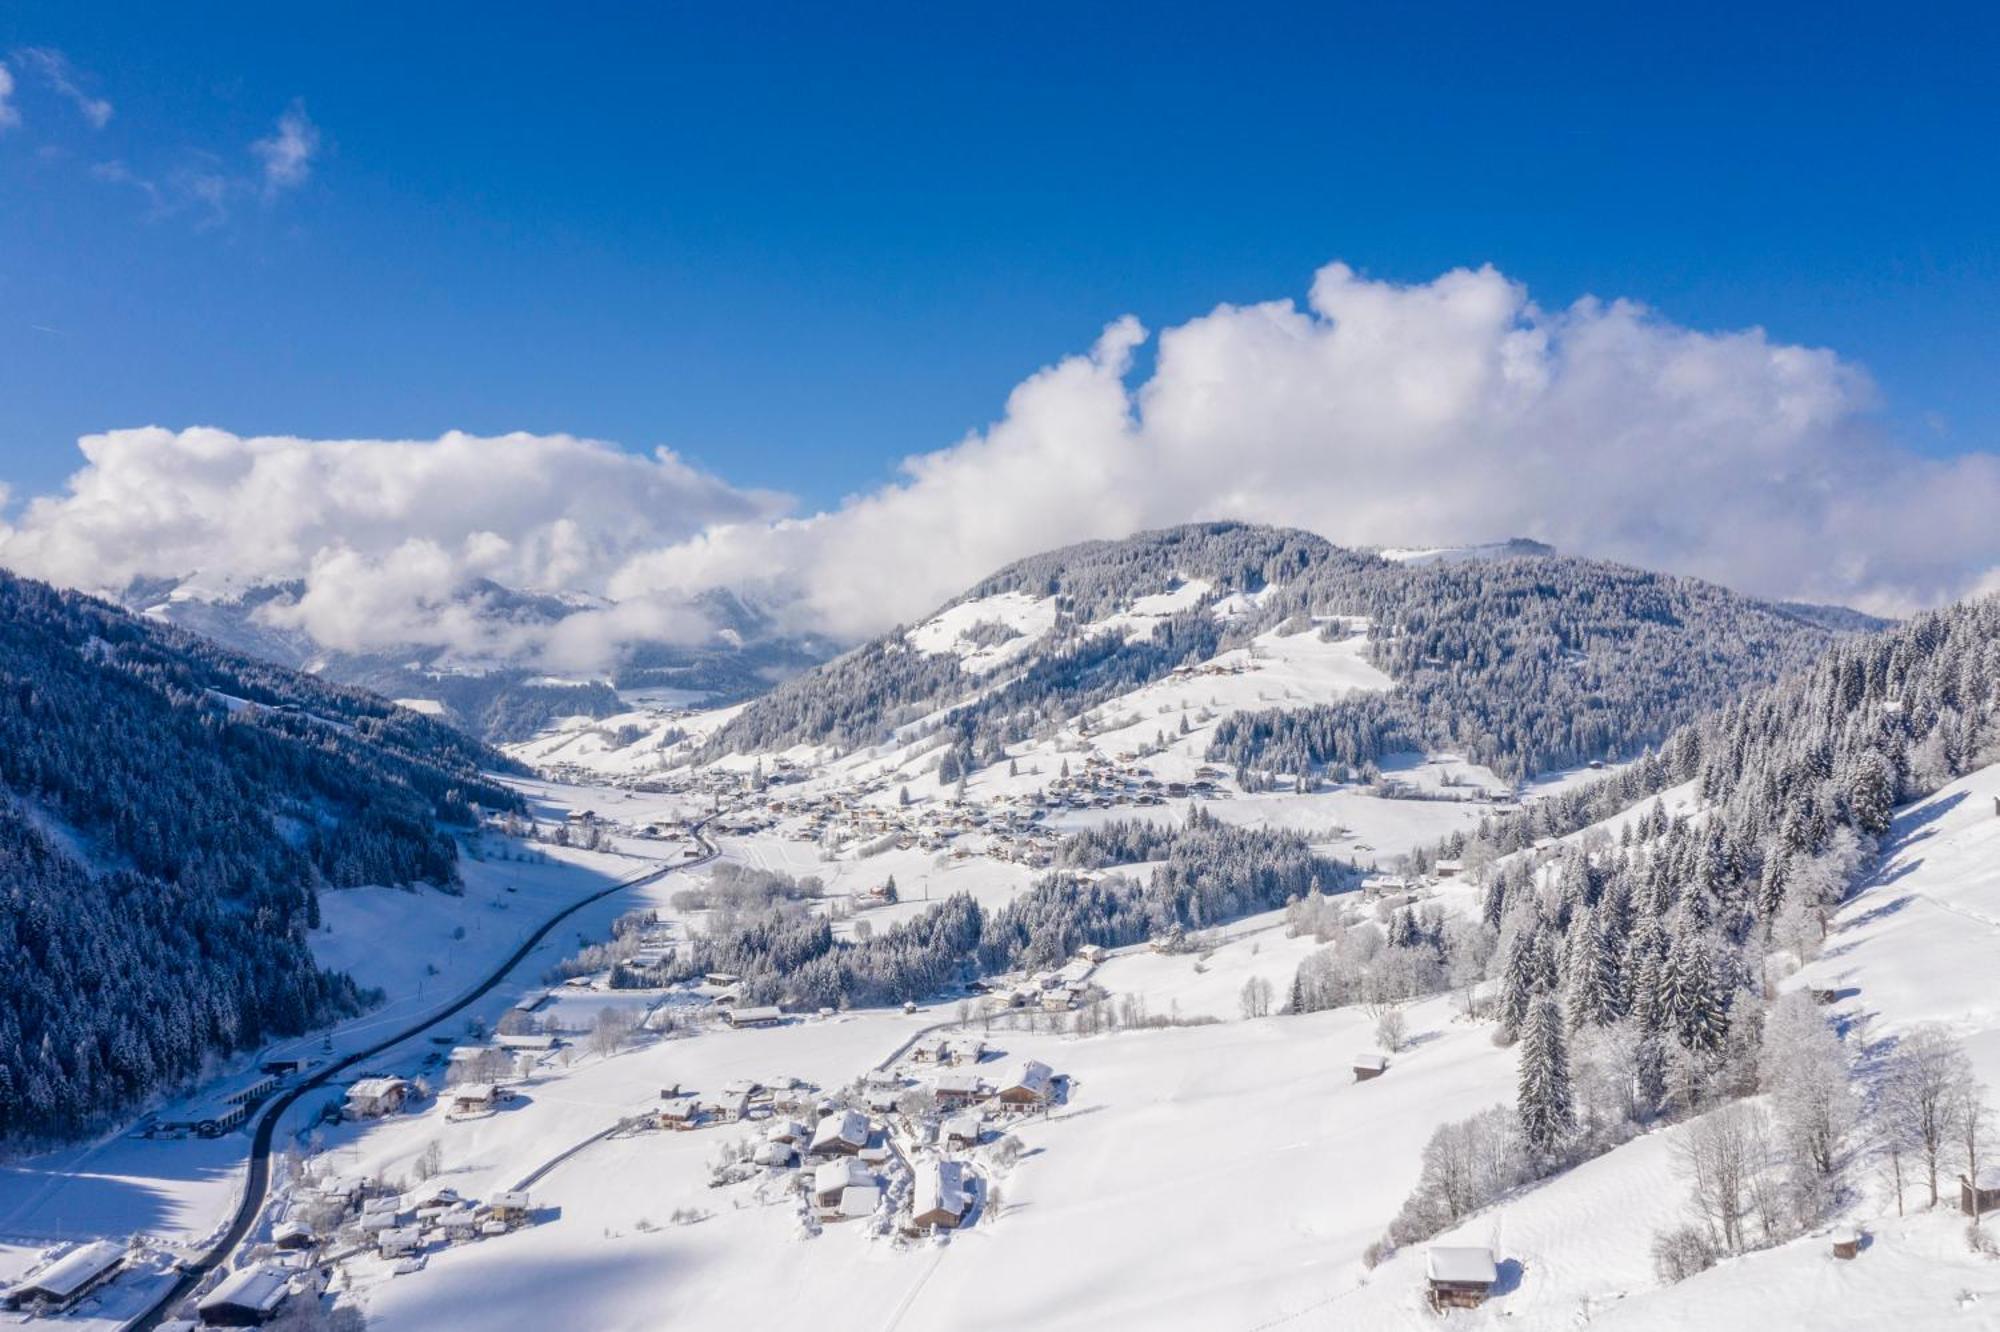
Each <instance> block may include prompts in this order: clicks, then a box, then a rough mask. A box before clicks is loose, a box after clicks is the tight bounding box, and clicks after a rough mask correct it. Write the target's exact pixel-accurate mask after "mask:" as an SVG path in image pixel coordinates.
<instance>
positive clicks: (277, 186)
mask: <svg viewBox="0 0 2000 1332" xmlns="http://www.w3.org/2000/svg"><path fill="white" fill-rule="evenodd" d="M250 151H251V152H252V153H253V154H255V155H256V157H257V160H258V161H260V162H262V163H263V164H264V187H265V189H267V190H273V191H275V190H289V189H294V188H296V187H298V186H300V185H303V184H305V183H306V178H307V177H308V176H310V175H311V174H312V162H313V157H314V156H315V155H316V154H317V153H318V152H319V126H317V125H315V124H313V123H312V118H311V117H310V116H308V115H306V108H305V104H304V103H302V102H293V103H292V104H291V106H290V107H288V108H286V110H285V113H284V114H283V115H281V116H279V117H278V124H277V128H275V129H274V130H272V131H271V133H270V135H269V136H267V137H265V138H262V139H258V140H257V141H256V142H254V143H252V144H251V145H250Z"/></svg>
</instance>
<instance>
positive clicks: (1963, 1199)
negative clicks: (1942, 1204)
mask: <svg viewBox="0 0 2000 1332" xmlns="http://www.w3.org/2000/svg"><path fill="white" fill-rule="evenodd" d="M1958 1210H1959V1211H1961V1212H1964V1213H1965V1214H1966V1215H1967V1216H1984V1215H1985V1214H1986V1213H1988V1212H1991V1211H1996V1210H2000V1166H1982V1167H1980V1171H1979V1174H1978V1175H1977V1176H1976V1177H1974V1178H1971V1179H1968V1178H1966V1177H1965V1176H1964V1175H1960V1176H1959V1177H1958Z"/></svg>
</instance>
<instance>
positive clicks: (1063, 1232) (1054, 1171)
mask: <svg viewBox="0 0 2000 1332" xmlns="http://www.w3.org/2000/svg"><path fill="white" fill-rule="evenodd" d="M1177 960H1178V961H1180V962H1181V964H1182V965H1183V966H1187V965H1189V963H1188V960H1187V959H1177ZM1231 970H1232V971H1233V970H1234V969H1233V968H1231ZM1240 974H1241V973H1235V975H1236V978H1237V983H1239V984H1240ZM1411 1016H1412V1029H1413V1031H1414V1032H1415V1033H1416V1034H1417V1036H1418V1037H1419V1039H1418V1042H1417V1044H1416V1046H1415V1047H1414V1048H1413V1049H1412V1050H1411V1051H1410V1052H1409V1053H1408V1054H1406V1055H1405V1056H1403V1057H1401V1058H1399V1059H1398V1060H1397V1061H1396V1064H1395V1067H1394V1068H1393V1069H1392V1070H1391V1072H1390V1074H1389V1075H1388V1076H1387V1077H1385V1078H1382V1079H1378V1080H1376V1081H1374V1082H1370V1083H1365V1084H1357V1083H1355V1082H1353V1080H1352V1075H1351V1073H1350V1071H1349V1067H1348V1064H1349V1058H1350V1056H1351V1055H1352V1054H1353V1053H1355V1052H1356V1051H1358V1050H1361V1049H1365V1048H1367V1047H1368V1046H1369V1044H1370V1040H1371V1038H1370V1036H1369V1034H1368V1033H1369V1022H1368V1020H1367V1018H1366V1017H1365V1016H1364V1015H1363V1014H1361V1013H1359V1012H1357V1011H1344V1012H1332V1013H1323V1014H1314V1015H1311V1016H1308V1017H1305V1018H1296V1019H1295V1018H1274V1019H1261V1020H1257V1021H1249V1022H1244V1021H1236V1022H1230V1023H1225V1024H1218V1025H1214V1026H1200V1027H1188V1028H1178V1029H1169V1030H1160V1031H1128V1032H1121V1033H1118V1034H1114V1035H1106V1036H1097V1037H1089V1038H1062V1037H1056V1036H1051V1035H1046V1034H1044V1035H1039V1036H1037V1035H1033V1034H1027V1033H995V1034H993V1035H992V1036H990V1037H989V1038H988V1039H989V1040H990V1041H991V1042H993V1043H995V1044H997V1045H999V1046H1001V1047H1003V1048H1004V1049H1005V1050H1006V1052H1007V1057H1008V1058H1009V1059H1017V1058H1019V1057H1021V1056H1023V1055H1033V1056H1035V1057H1038V1058H1042V1059H1044V1060H1046V1061H1048V1062H1049V1063H1050V1064H1051V1065H1053V1066H1054V1067H1055V1068H1057V1069H1058V1070H1059V1071H1061V1072H1063V1073H1066V1074H1067V1075H1069V1076H1070V1077H1071V1078H1072V1079H1073V1084H1072V1089H1071V1093H1070V1098H1069V1102H1068V1104H1067V1105H1066V1106H1064V1107H1063V1108H1062V1109H1060V1110H1058V1111H1057V1112H1055V1113H1053V1114H1051V1115H1049V1116H1047V1117H1046V1118H1039V1119H1030V1120H1027V1121H1023V1122H1022V1123H1021V1124H1020V1125H1019V1126H1018V1127H1016V1128H1014V1129H1013V1131H1014V1132H1015V1133H1016V1134H1017V1135H1018V1136H1019V1137H1020V1138H1021V1140H1022V1141H1023V1143H1024V1144H1025V1145H1026V1147H1027V1148H1028V1152H1027V1154H1026V1155H1024V1156H1023V1158H1022V1159H1021V1160H1020V1162H1019V1163H1018V1164H1016V1165H1015V1166H1014V1167H1013V1169H1012V1171H1011V1172H1009V1173H1005V1174H1002V1175H1000V1176H999V1177H998V1183H999V1186H1000V1188H1001V1189H1002V1191H1003V1194H1004V1206H1003V1207H1002V1208H1000V1209H999V1213H998V1215H992V1214H987V1215H982V1216H981V1218H980V1219H979V1220H978V1221H977V1222H976V1223H975V1224H974V1225H973V1226H972V1227H971V1228H969V1229H967V1230H964V1231H961V1232H959V1233H958V1234H956V1235H955V1236H954V1237H953V1238H952V1239H951V1241H950V1243H949V1245H947V1246H934V1245H918V1246H913V1247H909V1248H902V1249H899V1248H896V1247H893V1246H891V1245H889V1244H887V1243H885V1242H883V1241H879V1240H870V1239H868V1238H867V1237H866V1236H864V1235H863V1234H861V1233H860V1232H859V1231H858V1230H857V1229H855V1228H854V1227H853V1226H848V1227H845V1228H843V1227H841V1226H838V1225H830V1226H828V1227H827V1228H826V1230H825V1232H824V1233H823V1234H821V1235H819V1236H817V1237H815V1238H810V1239H807V1238H801V1237H800V1236H799V1234H798V1224H797V1220H796V1216H795V1211H794V1208H793V1207H792V1206H791V1205H790V1204H789V1203H786V1202H783V1201H773V1202H771V1203H770V1204H768V1205H758V1204H757V1203H756V1202H755V1201H753V1195H751V1194H750V1193H749V1192H747V1191H745V1190H742V1189H739V1190H731V1191H727V1192H722V1193H718V1192H716V1191H714V1190H710V1189H708V1188H707V1187H705V1185H706V1173H707V1169H706V1162H707V1160H708V1158H709V1156H710V1155H711V1154H712V1152H713V1150H714V1146H715V1143H716V1141H717V1139H716V1138H715V1137H714V1136H713V1135H714V1134H716V1133H720V1134H727V1133H729V1132H730V1131H729V1130H727V1129H723V1130H714V1131H708V1130H704V1131H698V1132H695V1133H689V1134H657V1133H656V1134H649V1135H644V1136H641V1137H635V1138H630V1139H624V1140H613V1141H611V1142H607V1143H605V1144H603V1145H602V1146H601V1147H599V1148H592V1149H591V1150H589V1151H586V1152H584V1153H582V1154H580V1155H578V1156H577V1157H576V1158H574V1159H573V1160H572V1161H570V1162H569V1163H567V1164H565V1165H564V1166H562V1167H560V1168H559V1169H558V1170H557V1171H556V1172H554V1173H552V1174H551V1175H550V1176H548V1177H547V1178H546V1179H545V1180H543V1181H542V1182H541V1183H540V1184H538V1185H537V1191H538V1199H539V1201H540V1202H541V1203H542V1204H543V1205H553V1206H555V1207H558V1208H559V1209H560V1216H559V1218H558V1219H556V1220H553V1221H551V1222H548V1223H546V1224H543V1225H539V1226H536V1227H534V1228H532V1229H530V1230H528V1231H524V1232H521V1233H519V1234H517V1235H512V1236H508V1237H506V1238H505V1239H503V1240H499V1241H495V1242H492V1243H488V1244H481V1245H475V1246H469V1247H467V1248H465V1249H462V1250H453V1251H450V1252H447V1253H444V1254H441V1255H439V1256H437V1257H436V1258H434V1259H433V1261H432V1264H431V1266H430V1267H428V1268H427V1269H426V1270H425V1271H424V1272H421V1273H418V1274H415V1275H413V1276H408V1277H400V1278H396V1279H394V1280H392V1281H386V1282H384V1283H382V1284H379V1285H376V1286H374V1287H373V1288H372V1289H370V1290H369V1291H368V1292H367V1293H366V1307H367V1309H368V1313H369V1317H370V1320H371V1322H370V1326H372V1327H377V1328H380V1329H382V1330H383V1332H396V1330H397V1329H416V1328H424V1327H435V1326H438V1325H439V1323H438V1320H439V1319H440V1318H443V1317H445V1316H446V1315H447V1313H449V1315H450V1316H451V1317H453V1318H461V1319H464V1318H470V1319H472V1320H475V1321H476V1322H477V1323H478V1324H479V1325H480V1326H483V1327H491V1328H494V1329H513V1328H521V1329H528V1328H544V1327H548V1326H553V1325H555V1323H556V1322H564V1323H567V1324H568V1325H572V1326H580V1327H581V1326H587V1327H591V1328H595V1329H603V1330H604V1332H617V1330H618V1329H634V1330H637V1329H651V1328H656V1327H661V1326H695V1327H711V1326H725V1325H744V1324H749V1325H755V1324H769V1323H773V1322H779V1323H784V1324H792V1323H795V1322H797V1321H799V1320H807V1321H810V1322H811V1324H812V1325H813V1326H815V1327H819V1328H825V1329H829V1330H830V1332H831V1330H835V1329H850V1328H853V1329H860V1328H867V1329H877V1328H887V1327H902V1328H911V1329H915V1328H931V1327H944V1326H952V1327H964V1328H995V1329H998V1328H1013V1327H1019V1326H1021V1325H1023V1324H1033V1325H1036V1326H1040V1327H1048V1328H1085V1327H1107V1326H1143V1327H1148V1328H1190V1329H1195V1328H1201V1329H1207V1328H1216V1327H1243V1328H1248V1327H1251V1326H1254V1325H1257V1324H1260V1323H1263V1322H1265V1321H1267V1320H1269V1319H1273V1318H1284V1317H1286V1316H1288V1315H1290V1314H1292V1313H1294V1312H1296V1311H1299V1310H1302V1309H1306V1308H1308V1307H1310V1306H1313V1305H1315V1304H1317V1303H1318V1302H1320V1301H1322V1300H1324V1299H1326V1298H1327V1297H1328V1296H1329V1295H1330V1294H1333V1293H1337V1292H1339V1291H1342V1290H1346V1289H1349V1288H1351V1287H1352V1286H1353V1285H1354V1283H1355V1282H1356V1281H1357V1280H1358V1279H1359V1275H1360V1272H1361V1266H1360V1261H1359V1259H1360V1252H1361V1250H1362V1248H1363V1247H1364V1246H1365V1245H1366V1244H1367V1242H1368V1241H1369V1240H1370V1239H1372V1238H1373V1237H1374V1235H1375V1234H1376V1233H1377V1232H1378V1231H1379V1229H1380V1227H1381V1224H1382V1222H1383V1220H1384V1219H1385V1218H1386V1217H1387V1215H1388V1214H1389V1213H1391V1212H1393V1211H1394V1209H1395V1207H1396V1205H1397V1204H1398V1203H1399V1202H1400V1200H1401V1198H1402V1196H1403V1194H1404V1193H1405V1192H1407V1191H1408V1189H1409V1187H1410V1185H1411V1184H1412V1183H1413V1182H1414V1179H1415V1176H1416V1171H1417V1163H1418V1151H1419V1149H1420V1148H1421V1146H1422V1143H1423V1140H1424V1138H1425V1137H1427V1136H1428V1135H1429V1133H1430V1131H1431V1128H1432V1126H1433V1125H1434V1124H1435V1123H1437V1122H1438V1121H1439V1120H1440V1119H1442V1118H1451V1117H1456V1116H1462V1115H1465V1114H1469V1113H1472V1112H1473V1111H1476V1110H1478V1109H1481V1108H1483V1107H1484V1106H1486V1105H1488V1104H1491V1103H1492V1102H1493V1101H1494V1100H1495V1099H1497V1097H1498V1090H1497V1089H1499V1088H1503V1087H1504V1086H1505V1085H1506V1084H1507V1083H1508V1081H1509V1080H1510V1076H1511V1067H1512V1060H1513V1056H1512V1054H1511V1052H1508V1051H1503V1050H1499V1049H1496V1048H1495V1047H1494V1046H1493V1045H1492V1044H1491V1042H1490V1041H1489V1040H1488V1038H1487V1033H1486V1031H1485V1030H1484V1029H1483V1028H1474V1027H1468V1026H1462V1025H1457V1024H1453V1023H1451V1022H1450V1021H1449V1016H1448V1007H1447V1005H1446V1004H1445V1003H1444V1002H1443V1001H1441V1000H1440V1001H1432V1002H1430V1003H1426V1004H1423V1005H1420V1006H1418V1007H1417V1008H1415V1009H1414V1010H1413V1011H1412V1015H1411ZM911 1029H912V1027H911V1025H910V1024H909V1021H908V1020H907V1019H904V1018H903V1017H902V1016H901V1015H900V1014H869V1015H865V1016H862V1017H856V1018H850V1019H847V1020H844V1021H840V1022H835V1023H804V1024H799V1025H797V1026H794V1027H788V1028H783V1029H780V1030H778V1031H773V1032H766V1033H754V1032H746V1033H704V1034H703V1035H700V1036H697V1037H695V1038H693V1039H691V1040H687V1041H680V1042H668V1043H665V1044H663V1045H660V1046H655V1047H652V1048H650V1049H648V1050H643V1051H640V1052H637V1053H635V1054H631V1055H623V1056H618V1057H616V1058H613V1059H610V1060H604V1061H600V1062H599V1063H597V1064H596V1065H595V1067H594V1069H592V1070H585V1069H584V1067H583V1066H582V1065H579V1066H578V1069H577V1070H575V1071H572V1072H571V1073H570V1074H568V1075H567V1076H564V1077H561V1078H558V1079H554V1080H552V1081H551V1082H550V1083H549V1084H548V1085H547V1087H546V1090H538V1089H537V1088H534V1087H531V1088H530V1089H529V1091H528V1095H529V1097H530V1098H532V1099H533V1101H534V1104H532V1105H530V1106H527V1107H524V1108H522V1109H520V1110H517V1111H510V1112H508V1113H506V1114H503V1115H501V1116H497V1117H495V1118H494V1119H492V1120H488V1121H484V1125H485V1127H480V1128H475V1126H472V1125H466V1126H454V1127H450V1128H442V1129H440V1128H439V1127H435V1126H433V1127H430V1128H428V1129H426V1128H425V1127H422V1126H419V1125H418V1124H416V1123H414V1122H411V1123H403V1124H396V1125H394V1126H393V1127H385V1128H378V1129H375V1130H371V1131H369V1132H368V1134H367V1135H366V1136H365V1137H364V1138H363V1139H362V1140H361V1141H360V1142H358V1143H357V1144H355V1147H354V1149H353V1150H354V1152H355V1157H354V1161H355V1164H356V1165H357V1166H360V1167H361V1168H370V1167H374V1166H384V1167H387V1166H390V1165H393V1164H395V1163H396V1162H397V1161H400V1160H403V1159H407V1157H408V1156H410V1155H414V1153H415V1152H416V1151H418V1150H420V1148H421V1144H422V1143H423V1142H424V1141H427V1140H429V1138H431V1137H434V1136H439V1135H440V1134H442V1140H443V1142H444V1145H445V1151H446V1161H447V1169H448V1171H456V1170H458V1167H457V1165H456V1164H455V1162H456V1160H457V1157H458V1150H459V1135H460V1134H467V1135H468V1137H467V1142H468V1144H469V1145H468V1146H467V1148H466V1159H467V1162H468V1164H467V1166H466V1167H465V1168H464V1172H463V1174H462V1175H460V1174H456V1173H454V1174H451V1175H449V1176H448V1178H450V1179H451V1181H452V1182H453V1183H454V1184H459V1187H460V1188H461V1191H462V1192H468V1193H472V1192H476V1191H477V1190H478V1189H480V1188H485V1187H492V1186H494V1185H496V1184H497V1183H499V1182H500V1181H501V1180H502V1179H503V1178H505V1176H506V1175H507V1173H508V1171H510V1170H512V1169H515V1168H518V1167H520V1166H522V1165H523V1164H525V1163H526V1162H527V1161H528V1160H529V1159H531V1158H532V1156H533V1153H534V1151H536V1150H539V1151H542V1152H544V1153H546V1152H547V1151H549V1150H550V1148H551V1145H552V1144H556V1143H559V1142H561V1141H562V1140H563V1138H564V1134H565V1132H575V1133H576V1135H577V1136H578V1137H579V1138H580V1137H581V1136H583V1135H584V1134H585V1133H587V1132H589V1131H593V1130H594V1129H596V1128H599V1127H602V1126H603V1125H604V1124H605V1123H606V1122H609V1120H610V1119H612V1118H615V1117H616V1116H617V1115H618V1114H620V1113H623V1112H629V1110H630V1108H631V1107H633V1106H634V1105H635V1104H638V1103H640V1102H643V1101H644V1100H646V1099H648V1098H649V1096H650V1095H651V1094H652V1093H654V1091H655V1089H654V1087H653V1085H652V1084H654V1083H655V1082H658V1081H660V1080H661V1078H662V1077H665V1076H669V1075H670V1076H671V1078H678V1079H680V1080H682V1081H683V1082H688V1083H692V1084H696V1085H712V1084H713V1083H714V1081H716V1080H719V1079H721V1078H723V1077H724V1076H726V1075H728V1074H730V1073H731V1072H735V1073H738V1074H740V1073H748V1072H754V1073H758V1074H768V1073H769V1072H771V1071H772V1070H774V1069H776V1070H780V1071H788V1072H797V1073H799V1074H801V1075H803V1076H813V1077H815V1080H821V1081H825V1082H834V1081H839V1080H841V1079H840V1078H839V1077H838V1076H836V1074H835V1065H836V1064H839V1063H841V1062H843V1061H844V1062H845V1064H846V1066H847V1068H848V1069H849V1070H850V1075H851V1072H858V1071H859V1070H860V1069H861V1068H864V1067H866V1066H867V1065H868V1064H869V1063H872V1062H873V1059H874V1058H879V1057H880V1056H881V1055H883V1054H886V1053H888V1051H889V1050H891V1049H893V1048H894V1046H895V1044H896V1042H897V1041H898V1039H900V1036H901V1035H902V1034H903V1033H904V1032H906V1031H908V1030H911ZM670 1071H671V1074H670ZM538 1117H540V1118H543V1119H545V1120H548V1121H553V1120H556V1119H561V1120H563V1121H565V1122H566V1123H567V1124H568V1125H569V1127H568V1128H567V1129H565V1130H563V1131H555V1130H554V1129H552V1128H551V1127H549V1126H548V1124H547V1123H544V1124H543V1125H540V1126H536V1125H534V1123H533V1121H534V1119H536V1118H538ZM473 1132H480V1133H483V1134H484V1135H486V1138H492V1137H494V1136H495V1135H502V1134H504V1135H507V1136H508V1137H510V1138H512V1137H517V1136H518V1138H519V1139H520V1145H519V1146H518V1147H515V1148H509V1147H507V1146H503V1145H498V1144H496V1145H492V1146H488V1145H487V1142H486V1140H485V1139H482V1140H481V1141H480V1142H479V1143H477V1144H471V1139H470V1134H471V1133H473ZM391 1135H393V1139H394V1143H395V1146H394V1147H393V1148H391V1147H389V1146H388V1142H389V1139H390V1136H391ZM378 1139H379V1140H381V1141H382V1143H383V1144H384V1145H383V1146H382V1147H380V1148H377V1147H376V1146H375V1145H374V1144H375V1143H376V1141H377V1140H378ZM480 1162H486V1163H488V1164H479V1163H480ZM461 1179H462V1180H463V1181H464V1182H463V1183H462V1184H460V1183H459V1181H460V1180H461ZM774 1192H775V1191H774ZM679 1207H690V1208H700V1209H702V1210H705V1211H711V1212H712V1213H713V1215H711V1216H709V1217H708V1218H707V1219H705V1220H703V1221H701V1222H699V1223H698V1224H693V1225H669V1224H666V1222H667V1220H668V1217H669V1215H670V1214H671V1213H672V1212H673V1211H674V1210H675V1209H676V1208H679ZM551 1320H555V1321H554V1322H552V1321H551Z"/></svg>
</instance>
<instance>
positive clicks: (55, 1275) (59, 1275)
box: [14, 1240, 125, 1300]
mask: <svg viewBox="0 0 2000 1332" xmlns="http://www.w3.org/2000/svg"><path fill="white" fill-rule="evenodd" d="M124 1257H125V1246H124V1245H122V1244H114V1243H113V1242H112V1241H110V1240H97V1241H94V1242H93V1243H90V1244H84V1245H79V1246H78V1247H77V1248H74V1249H71V1250H70V1251H69V1252H68V1253H66V1254H64V1255H63V1256H62V1257H60V1258H58V1259H56V1260H55V1261H54V1262H52V1263H50V1264H49V1265H48V1266H47V1267H44V1268H43V1269H42V1270H41V1271H39V1272H37V1273H35V1275H33V1276H31V1277H29V1278H27V1279H26V1280H24V1281H22V1282H21V1283H20V1284H19V1285H18V1286H15V1287H14V1292H16V1293H20V1294H27V1293H29V1292H33V1291H40V1292H44V1293H46V1294H49V1295H52V1296H54V1297H55V1298H56V1299H58V1300H66V1299H69V1298H70V1297H71V1296H73V1295H75V1294H76V1293H77V1292H78V1291H80V1290H82V1289H83V1288H84V1287H86V1286H88V1285H89V1284H90V1283H91V1282H93V1281H95V1280H97V1279H98V1278H99V1277H101V1276H103V1275H104V1274H105V1273H106V1272H108V1271H110V1270H111V1269H112V1268H113V1267H116V1266H117V1265H118V1263H119V1262H120V1260H122V1259H123V1258H124Z"/></svg>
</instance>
